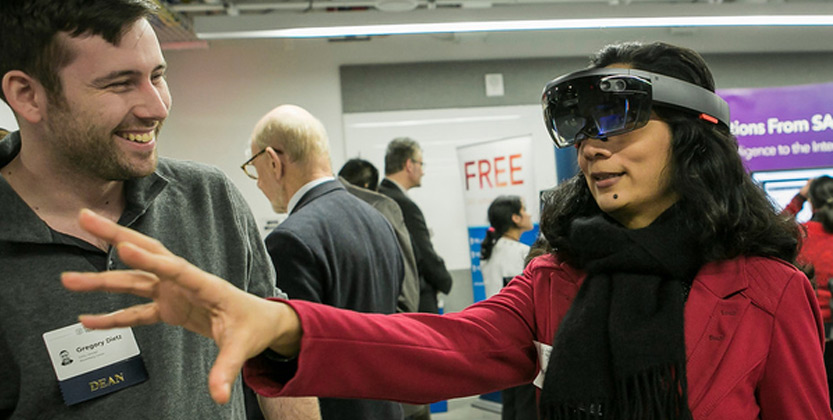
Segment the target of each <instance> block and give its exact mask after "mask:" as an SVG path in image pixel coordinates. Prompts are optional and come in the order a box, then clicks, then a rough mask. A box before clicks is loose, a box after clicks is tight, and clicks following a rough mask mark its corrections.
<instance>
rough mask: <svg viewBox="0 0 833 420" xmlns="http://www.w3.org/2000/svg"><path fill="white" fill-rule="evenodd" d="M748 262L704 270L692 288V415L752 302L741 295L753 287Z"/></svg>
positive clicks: (688, 332) (688, 335)
mask: <svg viewBox="0 0 833 420" xmlns="http://www.w3.org/2000/svg"><path fill="white" fill-rule="evenodd" d="M743 261H744V259H735V260H730V261H721V262H715V263H709V264H706V265H705V266H703V268H702V269H701V270H700V272H699V273H698V274H697V277H695V279H694V283H693V284H692V287H691V292H690V293H689V296H688V303H687V304H686V307H685V341H686V343H685V344H686V359H687V363H686V365H687V367H688V372H687V380H688V389H689V390H698V392H697V393H696V394H691V395H689V403H690V408H691V411H692V413H694V412H695V410H696V407H697V405H698V404H699V403H700V402H701V400H702V399H703V396H704V395H706V393H707V391H709V388H710V387H709V386H708V384H709V383H713V382H712V381H713V377H714V375H715V374H716V373H717V369H718V366H719V364H720V362H721V360H723V356H724V354H725V353H726V350H727V349H728V348H729V345H730V344H731V342H732V338H733V335H734V334H735V331H736V330H737V327H738V325H740V322H741V320H742V319H743V315H744V314H745V312H746V310H747V309H749V306H750V304H751V301H750V300H749V298H747V297H746V296H744V295H742V294H739V292H741V291H743V290H745V289H746V288H747V286H748V284H749V279H748V277H747V276H746V274H745V273H744V271H743Z"/></svg>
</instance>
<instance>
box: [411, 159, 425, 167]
mask: <svg viewBox="0 0 833 420" xmlns="http://www.w3.org/2000/svg"><path fill="white" fill-rule="evenodd" d="M411 162H413V163H418V164H419V166H425V162H423V161H421V160H414V159H411Z"/></svg>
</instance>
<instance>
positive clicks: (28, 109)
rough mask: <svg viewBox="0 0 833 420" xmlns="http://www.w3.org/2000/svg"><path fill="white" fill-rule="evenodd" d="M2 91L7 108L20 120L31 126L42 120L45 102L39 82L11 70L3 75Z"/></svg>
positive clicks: (44, 91) (44, 95)
mask: <svg viewBox="0 0 833 420" xmlns="http://www.w3.org/2000/svg"><path fill="white" fill-rule="evenodd" d="M2 89H3V95H4V96H5V97H6V101H8V103H9V107H11V109H12V110H13V111H14V112H15V114H17V115H18V116H19V117H20V118H23V119H24V120H26V121H28V122H29V123H32V124H37V123H38V122H40V121H41V120H43V118H44V116H45V112H46V104H47V102H46V90H45V89H44V88H43V86H42V85H41V84H40V82H38V81H37V80H35V79H34V78H32V76H29V75H28V74H26V73H24V72H22V71H20V70H12V71H10V72H8V73H6V74H5V75H3V81H2Z"/></svg>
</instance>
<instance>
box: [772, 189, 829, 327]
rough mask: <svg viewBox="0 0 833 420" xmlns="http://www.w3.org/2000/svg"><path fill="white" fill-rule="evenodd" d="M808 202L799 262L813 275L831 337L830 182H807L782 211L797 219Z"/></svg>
mask: <svg viewBox="0 0 833 420" xmlns="http://www.w3.org/2000/svg"><path fill="white" fill-rule="evenodd" d="M808 199H809V200H810V206H811V207H812V209H813V216H812V218H811V219H810V220H809V221H808V222H806V223H803V224H802V226H803V227H804V230H803V237H802V241H801V250H800V251H799V254H798V262H799V263H802V264H809V265H811V266H812V270H813V272H814V273H815V276H814V277H815V279H814V281H815V284H816V296H817V297H818V300H819V307H820V308H821V315H822V318H823V319H824V331H825V334H827V337H830V329H831V327H833V320H832V319H831V314H830V312H831V308H830V280H831V279H833V178H831V177H829V176H822V177H819V178H815V179H810V180H807V183H806V184H804V186H803V187H801V190H800V191H799V192H798V194H796V195H795V197H793V199H792V200H791V201H790V203H789V204H788V205H787V207H786V208H784V211H785V212H786V213H787V214H790V215H793V216H795V215H797V214H798V213H799V212H800V211H801V208H802V207H804V203H805V202H806V201H807V200H808Z"/></svg>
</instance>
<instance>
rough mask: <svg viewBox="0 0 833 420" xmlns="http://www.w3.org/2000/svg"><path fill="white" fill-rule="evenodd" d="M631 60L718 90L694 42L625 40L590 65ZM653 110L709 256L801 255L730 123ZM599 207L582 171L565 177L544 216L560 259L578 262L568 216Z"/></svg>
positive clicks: (686, 213) (793, 228)
mask: <svg viewBox="0 0 833 420" xmlns="http://www.w3.org/2000/svg"><path fill="white" fill-rule="evenodd" d="M611 64H627V65H629V66H631V67H633V68H635V69H638V70H645V71H650V72H654V73H659V74H663V75H666V76H670V77H674V78H677V79H681V80H685V81H687V82H690V83H694V84H696V85H699V86H702V87H704V88H706V89H708V90H710V91H714V79H713V78H712V75H711V72H710V71H709V69H708V67H707V66H706V63H705V61H704V60H703V58H702V57H701V56H700V54H698V53H697V52H695V51H693V50H690V49H688V48H682V47H677V46H674V45H670V44H666V43H661V42H656V43H651V44H641V43H623V44H616V45H610V46H607V47H605V48H603V49H602V50H601V51H600V52H599V53H598V54H597V55H596V56H594V57H593V58H592V60H591V65H590V67H591V68H601V67H606V66H609V65H611ZM653 111H654V112H655V113H656V115H657V116H658V117H659V118H660V119H661V120H662V121H664V122H665V123H667V124H668V125H669V127H670V129H671V133H672V140H671V163H670V170H671V187H672V188H673V189H674V191H675V192H676V193H677V194H678V196H679V197H680V199H679V202H678V206H679V208H680V209H681V211H682V215H683V220H685V222H686V223H688V224H689V228H690V231H691V232H696V233H697V234H698V237H697V240H698V242H699V244H698V245H699V249H700V252H701V253H702V256H703V260H704V261H716V260H723V259H729V258H732V257H736V256H739V255H756V256H768V257H777V258H781V259H783V260H786V261H788V262H790V263H794V262H795V257H796V254H797V252H798V238H799V234H798V226H797V224H796V223H795V222H794V221H793V220H791V219H789V218H786V217H782V216H780V215H779V214H778V213H777V211H776V210H775V208H774V207H773V204H772V203H771V202H770V201H769V199H768V198H767V196H766V194H765V193H764V192H763V190H761V188H760V187H759V186H758V185H757V184H756V183H755V182H754V181H753V180H752V179H751V178H750V176H749V175H748V174H747V172H746V170H745V168H744V166H743V163H742V161H741V159H740V156H739V155H738V151H737V149H738V144H737V140H736V139H735V137H734V136H732V134H731V133H730V132H729V128H728V127H725V126H722V125H716V124H712V123H709V122H706V121H703V120H701V119H699V118H697V115H696V114H692V113H691V112H686V111H683V110H680V109H674V108H670V107H654V109H653ZM600 213H601V209H599V207H598V206H597V205H596V202H595V200H594V199H593V196H592V195H591V194H590V190H589V188H588V187H587V183H586V182H585V179H584V175H583V174H581V173H579V174H577V175H576V176H574V177H573V178H571V179H569V180H567V181H565V182H564V183H562V184H561V185H560V186H559V187H558V188H556V190H555V191H554V192H553V194H552V195H551V196H550V198H549V199H548V200H547V204H546V206H545V208H544V211H543V214H542V216H541V231H542V232H543V234H544V236H545V237H546V238H547V241H548V242H549V243H550V246H551V247H552V248H553V252H554V253H555V254H556V255H557V256H558V257H559V258H560V259H562V260H564V261H566V262H569V263H573V264H575V262H576V261H575V255H574V252H573V250H572V248H571V246H570V242H569V241H568V239H567V237H568V232H569V229H570V222H571V221H572V220H574V219H576V218H581V217H590V216H593V215H597V214H600Z"/></svg>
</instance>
